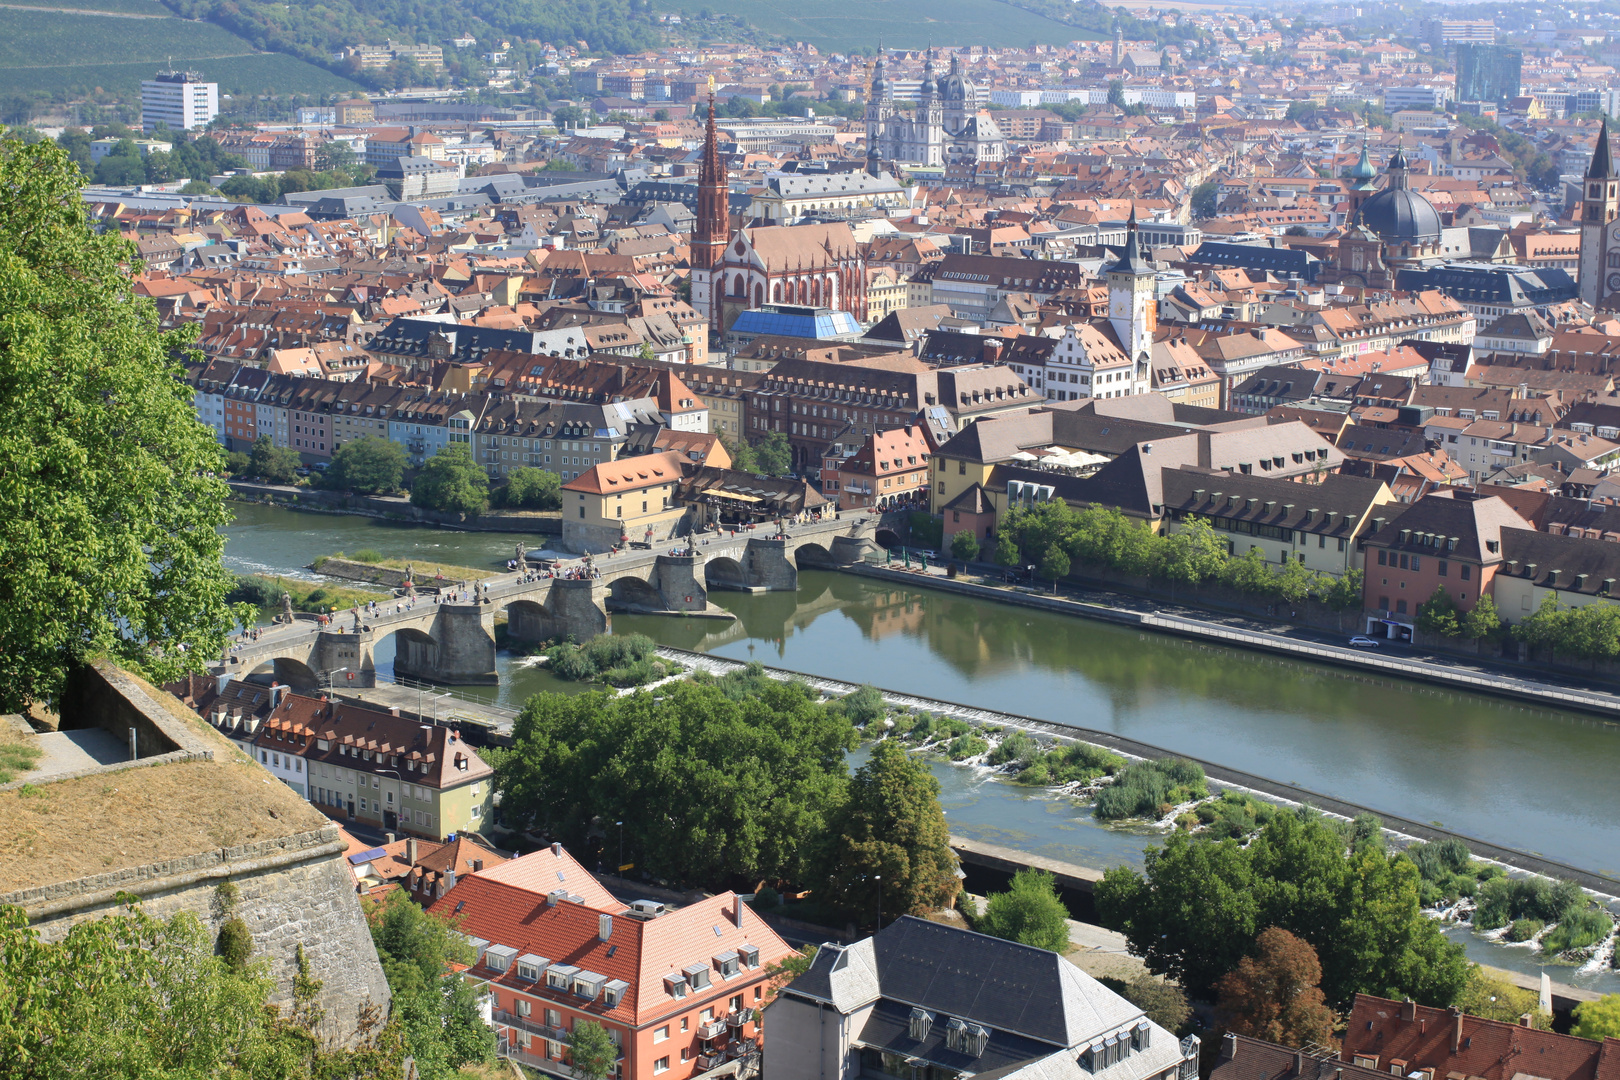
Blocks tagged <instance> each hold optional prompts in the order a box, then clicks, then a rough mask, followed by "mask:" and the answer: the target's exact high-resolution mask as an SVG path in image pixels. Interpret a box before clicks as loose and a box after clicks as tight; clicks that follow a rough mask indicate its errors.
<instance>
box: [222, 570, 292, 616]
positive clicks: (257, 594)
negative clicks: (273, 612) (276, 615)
mask: <svg viewBox="0 0 1620 1080" xmlns="http://www.w3.org/2000/svg"><path fill="white" fill-rule="evenodd" d="M282 591H283V590H282V588H281V586H280V585H278V584H276V583H275V581H274V580H272V579H270V578H267V577H265V576H263V575H262V574H237V575H236V583H235V584H234V585H232V586H231V591H230V592H228V593H226V594H225V599H226V601H228V602H229V603H232V604H252V605H254V606H255V607H261V608H267V607H275V606H277V605H279V604H280V603H281V594H282Z"/></svg>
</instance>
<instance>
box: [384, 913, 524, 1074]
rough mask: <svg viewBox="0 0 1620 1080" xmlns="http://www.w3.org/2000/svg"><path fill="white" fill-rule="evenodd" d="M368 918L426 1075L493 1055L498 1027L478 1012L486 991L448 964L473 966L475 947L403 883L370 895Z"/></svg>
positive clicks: (397, 1011)
mask: <svg viewBox="0 0 1620 1080" xmlns="http://www.w3.org/2000/svg"><path fill="white" fill-rule="evenodd" d="M366 922H367V924H368V925H369V926H370V927H371V941H372V944H374V945H375V946H376V947H377V959H378V960H380V961H381V962H382V967H383V974H384V975H386V976H387V978H388V989H389V991H390V992H391V993H392V994H393V996H394V1015H395V1017H397V1018H398V1020H399V1023H400V1026H401V1028H402V1029H403V1033H404V1037H405V1045H406V1047H407V1048H408V1049H409V1051H410V1054H411V1056H412V1057H413V1058H415V1059H416V1067H417V1069H418V1070H420V1072H421V1074H422V1076H423V1078H424V1080H441V1078H445V1077H450V1076H454V1075H455V1074H456V1071H457V1070H458V1069H460V1068H461V1067H462V1066H463V1065H471V1064H475V1063H477V1062H481V1061H488V1060H489V1059H490V1058H491V1057H493V1056H494V1053H495V1032H494V1031H493V1030H492V1029H491V1028H490V1027H489V1025H488V1024H486V1023H484V1021H483V1018H482V1017H481V1016H480V1015H479V1011H478V1003H479V998H480V997H481V996H482V991H481V990H479V989H477V988H476V987H475V986H474V984H472V983H470V982H468V981H467V980H466V979H464V978H463V977H462V976H461V975H460V974H459V973H458V972H456V971H452V970H451V969H450V967H449V966H448V965H449V964H450V962H452V961H455V962H458V963H461V964H468V965H470V964H471V963H472V961H473V959H474V957H473V953H472V947H471V946H469V945H468V944H467V943H466V941H465V940H463V939H462V937H461V936H460V935H459V934H456V933H454V932H453V930H452V928H451V926H450V924H449V923H447V922H445V921H444V920H443V919H440V918H438V917H437V916H434V915H429V914H428V913H427V912H426V911H424V910H423V909H422V908H421V907H419V906H418V905H417V904H416V903H415V902H414V901H412V900H411V899H410V897H408V896H406V895H405V894H404V893H403V892H400V891H398V890H396V891H394V892H391V893H388V894H386V895H384V896H383V898H382V899H381V900H375V901H373V900H368V901H366Z"/></svg>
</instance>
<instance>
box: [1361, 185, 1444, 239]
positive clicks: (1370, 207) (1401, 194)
mask: <svg viewBox="0 0 1620 1080" xmlns="http://www.w3.org/2000/svg"><path fill="white" fill-rule="evenodd" d="M1356 217H1357V218H1358V219H1359V220H1360V222H1361V224H1362V225H1364V226H1366V227H1367V228H1368V229H1370V230H1372V231H1373V232H1375V233H1377V234H1378V239H1380V240H1382V241H1383V242H1384V243H1386V244H1424V243H1431V244H1432V243H1437V242H1439V240H1440V214H1439V212H1438V211H1436V210H1435V208H1434V205H1433V204H1432V203H1430V202H1429V200H1428V199H1425V198H1424V197H1423V196H1422V195H1419V194H1418V193H1417V192H1415V191H1411V190H1408V189H1406V188H1385V189H1384V190H1383V191H1380V192H1379V193H1378V194H1376V195H1374V196H1373V197H1372V198H1370V199H1368V200H1367V201H1366V202H1364V203H1362V204H1361V210H1360V212H1359V213H1357V215H1356Z"/></svg>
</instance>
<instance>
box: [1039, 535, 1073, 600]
mask: <svg viewBox="0 0 1620 1080" xmlns="http://www.w3.org/2000/svg"><path fill="white" fill-rule="evenodd" d="M1068 573H1069V553H1068V552H1066V551H1064V550H1063V549H1062V548H1060V547H1058V546H1057V545H1056V544H1053V545H1052V546H1051V547H1049V548H1047V549H1046V554H1044V555H1042V556H1041V577H1043V578H1045V579H1046V580H1048V581H1050V582H1051V583H1052V591H1053V592H1057V583H1058V581H1059V580H1060V579H1061V578H1063V577H1065V576H1067V574H1068Z"/></svg>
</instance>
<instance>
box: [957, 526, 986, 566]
mask: <svg viewBox="0 0 1620 1080" xmlns="http://www.w3.org/2000/svg"><path fill="white" fill-rule="evenodd" d="M978 557H979V538H978V536H977V535H976V534H975V533H974V532H973V530H972V529H963V530H962V531H961V532H959V533H957V534H956V535H955V536H953V537H951V558H953V559H959V560H960V561H962V562H965V563H967V562H972V561H973V560H974V559H977V558H978Z"/></svg>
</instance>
